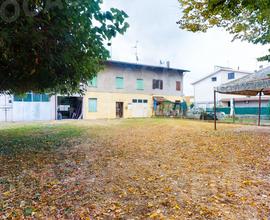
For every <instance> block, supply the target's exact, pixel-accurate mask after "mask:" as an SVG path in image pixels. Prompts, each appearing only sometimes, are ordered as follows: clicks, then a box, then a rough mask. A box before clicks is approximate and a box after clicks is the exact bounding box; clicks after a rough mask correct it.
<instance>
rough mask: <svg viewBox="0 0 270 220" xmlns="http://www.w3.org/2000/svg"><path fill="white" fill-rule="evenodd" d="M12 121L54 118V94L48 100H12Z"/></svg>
mask: <svg viewBox="0 0 270 220" xmlns="http://www.w3.org/2000/svg"><path fill="white" fill-rule="evenodd" d="M12 120H13V121H49V120H55V96H52V97H51V98H50V101H49V102H13V119H12Z"/></svg>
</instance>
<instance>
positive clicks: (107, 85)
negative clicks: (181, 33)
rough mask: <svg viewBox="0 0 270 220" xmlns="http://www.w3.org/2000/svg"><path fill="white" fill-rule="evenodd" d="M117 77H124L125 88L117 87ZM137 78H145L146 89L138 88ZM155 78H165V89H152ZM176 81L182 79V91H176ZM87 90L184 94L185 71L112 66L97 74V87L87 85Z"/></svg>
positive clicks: (161, 94) (162, 94)
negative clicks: (159, 70) (160, 70)
mask: <svg viewBox="0 0 270 220" xmlns="http://www.w3.org/2000/svg"><path fill="white" fill-rule="evenodd" d="M116 77H123V78H124V88H123V89H116V86H115V78H116ZM137 79H143V80H144V90H137V89H136V80H137ZM153 79H159V80H163V90H159V89H152V83H153ZM176 81H181V91H176ZM87 91H88V92H115V93H127V94H129V93H132V94H147V95H160V96H164V95H171V96H183V73H181V72H177V71H163V72H154V71H150V70H147V69H135V68H119V67H114V66H110V67H106V68H105V69H104V70H103V71H102V72H100V73H99V74H98V75H97V87H87Z"/></svg>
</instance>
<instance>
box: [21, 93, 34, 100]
mask: <svg viewBox="0 0 270 220" xmlns="http://www.w3.org/2000/svg"><path fill="white" fill-rule="evenodd" d="M23 101H24V102H32V101H33V99H32V93H26V96H25V97H24V98H23Z"/></svg>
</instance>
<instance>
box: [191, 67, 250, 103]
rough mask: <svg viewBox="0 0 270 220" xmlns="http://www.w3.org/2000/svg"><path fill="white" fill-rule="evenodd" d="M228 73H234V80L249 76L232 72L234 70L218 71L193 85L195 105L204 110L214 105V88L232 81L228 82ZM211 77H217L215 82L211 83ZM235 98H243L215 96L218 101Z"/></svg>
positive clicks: (223, 95) (244, 73) (224, 95)
mask: <svg viewBox="0 0 270 220" xmlns="http://www.w3.org/2000/svg"><path fill="white" fill-rule="evenodd" d="M230 72H234V73H235V79H239V78H242V77H244V76H246V75H248V74H249V73H246V72H240V71H234V70H219V71H217V72H216V73H215V74H214V75H211V76H209V77H207V78H205V79H203V80H201V81H199V82H197V83H195V84H193V85H194V97H195V103H196V105H198V106H200V107H204V108H209V107H212V106H213V104H214V88H215V87H218V86H220V85H221V84H224V83H227V82H230V81H233V80H228V73H230ZM212 77H217V81H216V82H212ZM235 79H234V80H235ZM237 97H243V96H236V95H226V94H217V100H218V101H220V100H221V99H225V98H237Z"/></svg>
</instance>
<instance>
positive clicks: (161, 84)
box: [160, 80, 163, 90]
mask: <svg viewBox="0 0 270 220" xmlns="http://www.w3.org/2000/svg"><path fill="white" fill-rule="evenodd" d="M160 89H161V90H162V89H163V80H160Z"/></svg>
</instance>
